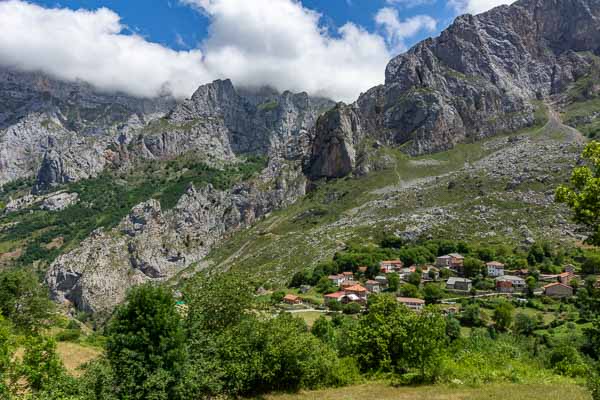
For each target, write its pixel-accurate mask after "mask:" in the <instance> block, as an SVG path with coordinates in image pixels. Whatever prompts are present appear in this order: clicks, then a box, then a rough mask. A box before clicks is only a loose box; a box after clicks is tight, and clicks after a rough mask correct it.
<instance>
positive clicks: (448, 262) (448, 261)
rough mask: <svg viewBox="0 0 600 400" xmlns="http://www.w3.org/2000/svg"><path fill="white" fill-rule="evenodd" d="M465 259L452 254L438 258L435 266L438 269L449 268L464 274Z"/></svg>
mask: <svg viewBox="0 0 600 400" xmlns="http://www.w3.org/2000/svg"><path fill="white" fill-rule="evenodd" d="M464 262H465V258H464V257H463V256H462V255H460V254H458V253H450V254H447V255H445V256H441V257H438V258H436V260H435V266H436V267H438V268H449V269H452V270H454V271H457V272H461V273H462V269H463V266H464Z"/></svg>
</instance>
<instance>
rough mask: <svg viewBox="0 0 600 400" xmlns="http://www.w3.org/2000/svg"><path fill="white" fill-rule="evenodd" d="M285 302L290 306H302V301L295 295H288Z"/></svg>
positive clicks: (284, 299)
mask: <svg viewBox="0 0 600 400" xmlns="http://www.w3.org/2000/svg"><path fill="white" fill-rule="evenodd" d="M283 302H284V303H286V304H290V305H295V304H302V299H301V298H300V297H298V296H296V295H293V294H286V295H285V296H284V297H283Z"/></svg>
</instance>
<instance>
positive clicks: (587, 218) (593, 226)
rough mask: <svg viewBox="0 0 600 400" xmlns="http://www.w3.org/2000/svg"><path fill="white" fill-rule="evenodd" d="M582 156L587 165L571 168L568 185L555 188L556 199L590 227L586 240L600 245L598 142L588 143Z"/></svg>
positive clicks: (599, 155)
mask: <svg viewBox="0 0 600 400" xmlns="http://www.w3.org/2000/svg"><path fill="white" fill-rule="evenodd" d="M582 157H583V159H584V160H585V161H586V162H587V165H583V166H581V167H577V168H575V169H574V170H573V174H572V175H571V184H570V186H561V187H559V188H558V189H557V191H556V201H558V202H561V203H565V204H567V205H568V206H569V207H570V208H571V210H573V212H574V219H575V221H576V222H578V223H581V224H584V225H586V226H588V227H589V228H590V230H591V231H592V234H591V236H590V237H589V238H588V242H589V243H591V244H595V245H600V142H597V141H592V142H590V143H588V144H587V145H586V147H585V149H584V150H583V154H582Z"/></svg>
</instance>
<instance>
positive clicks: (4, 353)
mask: <svg viewBox="0 0 600 400" xmlns="http://www.w3.org/2000/svg"><path fill="white" fill-rule="evenodd" d="M14 349H15V348H14V339H13V336H12V331H11V327H10V324H9V323H8V321H6V320H5V319H4V318H3V317H2V315H0V398H2V399H8V398H9V395H10V393H9V388H8V385H7V383H8V380H9V375H10V373H11V370H12V366H13V365H14V363H13V353H14Z"/></svg>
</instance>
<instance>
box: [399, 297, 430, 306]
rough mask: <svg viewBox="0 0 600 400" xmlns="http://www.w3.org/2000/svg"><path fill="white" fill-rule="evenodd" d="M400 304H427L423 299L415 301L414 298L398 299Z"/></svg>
mask: <svg viewBox="0 0 600 400" xmlns="http://www.w3.org/2000/svg"><path fill="white" fill-rule="evenodd" d="M396 300H398V301H399V302H400V303H417V304H425V300H423V299H415V298H414V297H397V298H396Z"/></svg>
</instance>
